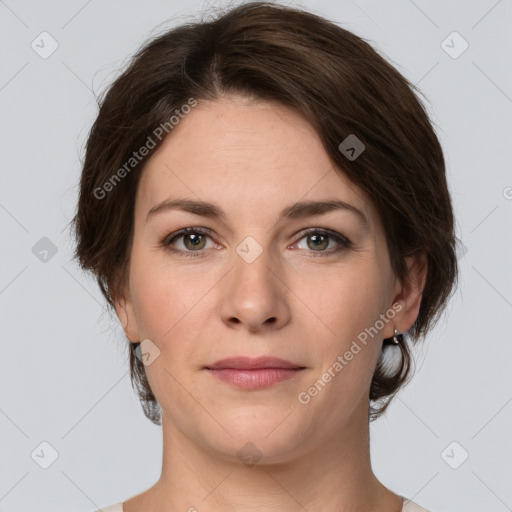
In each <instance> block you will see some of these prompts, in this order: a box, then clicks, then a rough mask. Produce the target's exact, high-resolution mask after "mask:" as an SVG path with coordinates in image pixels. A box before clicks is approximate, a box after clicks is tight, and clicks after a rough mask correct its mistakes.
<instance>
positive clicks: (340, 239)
mask: <svg viewBox="0 0 512 512" xmlns="http://www.w3.org/2000/svg"><path fill="white" fill-rule="evenodd" d="M188 233H198V234H201V235H206V236H208V237H210V238H211V239H212V240H213V241H214V242H215V243H216V244H217V242H216V241H215V240H214V239H213V236H212V235H213V233H214V230H212V229H210V228H205V227H200V226H197V227H196V226H188V227H186V228H183V229H180V230H178V231H175V232H173V233H171V234H170V235H167V236H166V237H165V238H164V240H163V241H162V244H163V245H164V247H165V248H166V249H168V250H169V251H171V252H173V253H180V254H183V255H185V256H189V255H190V256H200V255H203V254H204V253H205V252H206V249H200V250H198V251H185V250H182V249H174V248H172V246H171V242H173V241H174V240H176V239H178V238H180V237H182V236H184V235H186V234H188ZM311 233H315V234H320V235H327V236H328V237H330V238H331V239H333V240H334V241H336V243H337V244H338V246H339V247H338V248H335V249H330V250H327V251H313V250H306V249H299V250H306V251H307V252H308V253H310V254H311V253H313V255H314V257H316V256H329V255H331V254H335V253H338V252H341V251H343V250H347V249H350V248H351V247H352V246H353V244H352V242H351V240H350V239H349V238H347V237H346V236H345V235H343V234H341V233H338V232H337V231H333V230H331V229H328V228H323V227H320V226H315V227H310V228H307V229H305V230H302V231H300V232H299V233H298V234H297V235H295V236H294V238H295V239H296V241H295V242H293V243H292V244H290V245H288V246H287V247H291V246H293V245H296V244H297V243H298V242H299V241H300V240H302V239H303V238H305V237H306V236H307V235H309V234H311ZM315 253H317V254H315Z"/></svg>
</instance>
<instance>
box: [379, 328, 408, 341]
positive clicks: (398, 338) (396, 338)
mask: <svg viewBox="0 0 512 512" xmlns="http://www.w3.org/2000/svg"><path fill="white" fill-rule="evenodd" d="M403 339H404V335H403V334H400V333H399V332H398V331H397V329H395V334H394V335H393V336H392V337H391V338H384V340H383V341H384V344H385V345H399V344H400V343H402V341H403Z"/></svg>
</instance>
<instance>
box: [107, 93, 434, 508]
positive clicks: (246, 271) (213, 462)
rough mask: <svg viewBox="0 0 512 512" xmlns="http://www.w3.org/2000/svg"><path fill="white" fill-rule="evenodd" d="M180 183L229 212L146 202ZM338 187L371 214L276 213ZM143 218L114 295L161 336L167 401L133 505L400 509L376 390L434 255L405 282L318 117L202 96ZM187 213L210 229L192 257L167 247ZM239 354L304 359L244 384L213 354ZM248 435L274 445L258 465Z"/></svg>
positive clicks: (133, 318) (156, 375) (419, 261)
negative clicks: (355, 347) (158, 453)
mask: <svg viewBox="0 0 512 512" xmlns="http://www.w3.org/2000/svg"><path fill="white" fill-rule="evenodd" d="M168 198H173V199H175V198H186V199H194V200H199V199H200V200H203V201H208V202H213V203H215V204H217V205H218V206H219V207H220V208H222V209H223V210H225V212H226V221H225V222H222V221H220V220H218V219H212V218H207V217H203V216H199V215H197V214H193V213H190V212H185V211H180V210H177V209H174V210H166V211H164V212H161V213H158V214H155V215H152V216H149V218H148V211H149V210H150V209H152V208H153V207H154V206H155V205H157V204H159V203H161V202H162V201H164V200H166V199H168ZM328 199H329V200H330V199H340V200H343V201H345V202H348V203H350V204H352V205H353V206H355V207H357V208H358V209H360V210H361V211H362V212H364V214H365V215H366V216H367V219H368V226H365V225H364V224H363V223H362V222H361V221H360V220H359V218H358V217H357V216H356V215H355V214H354V213H352V212H350V211H349V210H337V211H332V212H329V213H326V214H322V215H316V216H313V217H308V218H304V219H295V220H290V219H282V220H279V218H278V215H279V212H280V211H281V210H282V209H283V208H285V207H287V206H289V205H290V204H292V203H294V202H296V201H304V200H320V201H323V200H328ZM134 222H135V224H134V239H133V245H132V248H131V254H130V272H129V282H127V283H126V288H125V291H124V293H123V296H122V297H119V298H118V299H117V301H116V310H117V313H118V316H119V318H120V320H121V322H122V324H123V327H124V330H125V333H126V336H127V337H128V339H129V340H130V341H131V342H138V341H141V340H145V339H149V340H151V343H152V344H154V345H153V346H156V347H157V348H158V350H159V351H160V353H159V355H158V357H156V359H154V361H153V362H152V363H151V364H150V365H148V366H146V372H147V376H148V379H149V382H150V384H151V388H152V390H153V392H154V394H155V396H156V398H157V400H158V402H159V404H160V406H161V409H162V430H163V463H162V473H161V477H160V479H159V480H158V482H157V483H156V484H155V485H154V486H153V487H151V488H150V489H148V490H146V491H145V492H143V493H141V494H139V495H137V496H134V497H132V498H131V499H129V500H127V501H126V502H125V503H124V511H125V512H142V511H145V512H153V511H154V512H157V511H159V512H164V511H167V512H171V511H173V512H174V511H184V512H185V511H189V512H193V511H195V510H197V511H198V512H206V511H208V512H217V511H222V512H230V511H241V510H243V511H256V510H257V511H261V510H266V511H280V512H292V511H293V512H296V511H303V510H308V511H311V512H313V511H324V510H337V511H339V512H355V511H361V510H365V511H377V510H378V511H380V512H399V511H400V510H401V509H402V505H403V504H402V499H401V498H400V497H399V495H396V494H394V493H393V492H391V491H390V490H389V489H387V488H386V487H385V486H384V485H383V484H381V483H380V482H379V481H378V479H377V478H376V476H375V475H374V474H373V471H372V468H371V464H370V450H369V423H368V406H369V403H368V394H369V389H370V382H371V378H372V375H373V373H374V370H375V367H376V364H377V361H378V357H379V353H380V350H381V345H382V339H383V338H388V337H391V336H392V335H393V334H394V329H395V328H396V329H397V330H398V331H399V332H401V333H402V332H404V331H407V330H408V329H409V328H410V327H411V326H412V325H413V323H414V321H415V319H416V317H417V315H418V311H419V306H420V302H421V293H422V290H423V287H424V280H425V276H426V265H425V260H424V259H423V258H419V257H417V258H415V259H413V258H410V259H409V260H408V261H407V263H408V266H409V269H410V276H411V279H410V280H408V281H407V282H406V283H404V284H403V285H402V284H400V282H399V281H398V279H396V278H395V276H394V274H393V272H392V269H391V266H390V261H389V254H388V251H387V246H386V240H385V234H384V230H383V226H382V224H381V221H380V218H379V216H378V214H377V212H376V210H375V209H374V207H373V205H372V203H371V201H370V200H369V199H368V198H367V197H365V195H364V194H363V192H362V191H361V190H360V189H359V188H358V187H356V186H355V185H354V184H352V183H351V182H349V181H348V179H347V178H345V177H344V175H343V174H341V173H340V171H336V170H335V168H334V167H333V165H332V162H331V161H330V159H329V157H328V155H327V153H326V151H325V149H324V148H323V146H322V144H321V142H320V139H319V138H318V135H317V134H316V132H315V131H314V129H313V128H312V127H311V126H310V125H309V124H308V123H307V122H306V121H305V120H304V119H303V118H302V117H301V116H300V115H299V114H298V113H296V112H295V111H293V110H290V109H289V108H288V107H285V106H283V105H281V104H277V103H270V102H261V101H254V100H252V101H251V100H248V99H246V98H242V97H235V96H228V97H223V98H221V99H219V100H216V101H215V102H208V103H205V102H202V103H199V105H198V106H197V107H195V108H194V109H192V111H191V112H190V113H189V114H188V115H187V116H186V117H185V118H184V119H183V120H181V121H180V123H179V125H177V126H176V127H175V128H174V129H173V131H172V132H171V134H170V135H169V136H168V137H167V139H166V140H165V141H164V143H163V145H162V146H161V147H160V148H158V150H157V151H156V152H155V153H153V154H152V155H151V158H150V159H149V160H148V161H147V163H146V164H145V167H144V171H143V174H142V176H141V180H140V183H139V186H138V189H137V195H136V203H135V217H134ZM190 226H192V227H195V228H196V227H197V228H200V227H202V228H210V229H211V230H212V234H211V235H203V236H202V238H201V239H200V240H201V241H200V243H199V251H200V252H202V255H201V256H198V257H186V256H184V255H183V253H184V252H186V251H188V252H189V253H191V252H194V251H196V252H195V253H196V254H197V251H198V249H197V248H195V246H194V244H193V243H191V240H190V236H187V235H185V236H181V237H179V238H177V239H176V240H174V242H173V245H172V246H171V247H173V248H174V249H175V250H177V251H180V250H181V251H182V252H181V253H179V252H178V253H173V252H171V251H170V250H169V248H166V246H165V242H166V241H169V239H170V238H171V237H169V235H171V234H173V233H176V232H177V231H179V230H181V229H183V228H186V227H190ZM309 228H318V229H323V230H331V231H334V232H336V233H339V234H340V235H343V236H345V237H347V238H348V239H349V240H350V241H351V242H352V246H351V247H349V248H345V247H343V246H342V245H341V244H339V243H337V242H336V241H335V240H334V239H333V238H331V237H329V238H327V240H326V241H325V242H324V243H320V244H319V245H320V248H316V247H317V246H316V245H315V243H314V241H315V240H314V235H315V234H317V235H318V233H313V234H310V235H309V236H306V235H304V234H303V233H304V232H305V231H306V230H307V229H309ZM197 236H198V235H197V234H196V240H197ZM248 236H250V237H252V238H253V239H254V240H256V241H257V243H258V244H259V246H260V247H261V250H262V252H261V254H260V255H259V256H258V257H257V258H256V259H255V260H254V261H252V262H251V263H248V262H247V261H246V260H245V259H244V258H242V257H241V256H240V255H239V254H238V253H237V251H236V249H237V247H238V246H239V245H240V244H241V242H242V241H244V239H246V237H248ZM312 236H313V239H312ZM317 245H318V243H317ZM242 247H243V245H242ZM251 247H252V248H251V249H250V251H254V247H253V246H251ZM337 247H338V248H340V251H339V252H336V253H331V254H328V252H329V250H330V249H331V248H337ZM322 251H323V253H322ZM252 254H254V253H252ZM322 254H324V256H322ZM393 304H395V305H400V306H401V309H400V311H399V312H398V313H396V314H395V315H394V318H392V319H390V320H389V321H388V322H386V323H385V325H384V327H383V328H382V331H380V332H379V334H378V335H375V336H374V337H373V338H371V337H370V338H369V341H368V343H367V345H366V346H364V345H362V344H359V345H361V347H362V350H361V351H360V352H359V353H358V354H357V355H355V356H354V357H353V359H352V360H351V361H350V362H349V363H348V364H347V365H346V366H345V367H344V368H343V369H342V370H341V371H340V372H338V373H337V374H336V376H335V377H334V378H332V380H331V381H330V382H328V383H327V384H326V385H325V387H324V388H323V389H322V390H321V391H320V392H319V393H318V394H317V395H316V396H314V397H312V398H311V400H310V402H309V403H308V404H306V405H304V404H302V403H300V402H299V401H298V399H297V397H298V395H299V393H300V392H302V391H305V390H308V388H310V387H311V385H312V384H313V383H314V382H315V381H317V380H318V379H319V378H321V376H322V374H323V373H324V372H325V371H326V370H327V369H328V368H329V367H332V366H333V363H334V362H335V361H336V360H337V357H338V356H339V355H340V354H344V353H345V352H346V351H347V350H348V349H349V348H350V346H351V344H352V342H353V341H354V340H356V339H357V335H358V334H359V333H361V332H362V331H364V330H365V328H368V327H370V326H373V325H375V322H376V320H377V319H379V315H381V314H383V313H386V311H388V310H390V308H392V305H393ZM236 355H246V356H251V357H257V356H260V355H271V356H276V357H280V358H283V359H286V360H289V361H291V362H293V363H296V364H299V365H301V366H304V367H306V369H305V370H303V371H302V372H300V373H298V374H297V376H296V377H294V378H292V379H291V380H288V381H284V382H281V383H278V384H275V385H273V386H272V387H270V388H266V389H263V390H242V389H239V388H235V387H233V386H230V385H228V384H226V383H224V382H221V381H220V380H218V379H216V378H214V377H212V375H211V374H210V372H208V371H207V370H205V369H204V367H205V366H206V365H208V364H213V363H214V362H215V361H217V360H219V359H222V358H225V357H231V356H236ZM248 442H250V443H252V444H253V445H254V446H255V447H256V449H257V451H258V453H259V455H260V456H261V458H260V459H259V461H258V462H257V464H255V465H252V466H249V465H247V464H244V463H243V461H241V460H240V459H239V457H238V456H237V453H238V452H239V451H240V450H241V449H242V448H243V447H244V446H246V443H248ZM245 450H247V448H245Z"/></svg>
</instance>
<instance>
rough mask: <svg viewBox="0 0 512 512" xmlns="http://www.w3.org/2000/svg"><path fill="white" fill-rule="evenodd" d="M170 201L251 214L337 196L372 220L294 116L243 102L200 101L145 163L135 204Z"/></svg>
mask: <svg viewBox="0 0 512 512" xmlns="http://www.w3.org/2000/svg"><path fill="white" fill-rule="evenodd" d="M168 197H180V198H181V197H187V198H190V199H198V198H200V199H202V200H207V201H211V202H215V203H218V204H222V205H223V209H225V210H227V211H228V213H232V214H233V215H234V214H236V215H237V216H240V215H246V214H247V215H251V214H252V216H253V217H259V216H261V215H262V214H264V213H268V214H269V215H270V214H271V213H272V212H275V213H276V214H277V212H278V211H281V209H282V207H283V205H285V204H291V203H294V202H298V201H306V200H326V199H330V200H332V199H340V200H343V201H346V202H349V203H351V204H352V205H354V206H355V207H357V208H359V209H361V210H363V211H364V212H365V214H366V216H367V217H368V219H369V220H370V223H373V217H374V216H375V211H374V210H373V207H372V204H371V202H370V201H369V200H368V199H367V197H366V196H365V194H364V193H363V192H362V190H361V189H359V187H357V186H356V185H355V184H353V183H352V182H350V181H349V180H348V178H346V176H344V175H343V173H340V172H339V170H336V169H335V167H334V166H333V163H332V161H331V160H330V158H329V155H328V154H327V152H326V151H325V148H324V147H323V145H322V142H321V140H320V138H319V136H318V134H317V133H316V131H315V130H314V128H313V127H312V126H311V125H310V124H309V123H308V122H307V121H306V120H305V119H304V118H303V117H302V116H301V115H300V114H299V113H298V112H296V111H294V110H292V109H290V108H288V107H286V106H284V105H282V104H279V103H276V102H262V101H257V102H256V101H250V100H247V99H245V98H240V97H227V98H223V99H220V100H216V101H214V102H203V103H199V105H198V106H196V107H195V108H194V109H192V110H191V112H190V113H189V114H187V115H186V116H184V117H183V119H181V120H180V122H179V124H178V125H176V126H175V127H174V128H173V130H172V132H170V134H169V135H168V136H167V137H166V139H165V140H164V142H163V143H162V145H161V146H160V147H159V148H158V149H157V150H156V151H155V153H154V154H153V155H152V156H151V158H150V159H149V160H148V161H147V162H146V165H145V167H144V171H143V174H142V176H141V179H140V182H139V187H138V191H137V203H138V207H139V208H142V209H144V210H145V211H147V210H149V209H150V208H151V207H153V206H154V205H155V204H157V203H160V202H161V201H164V200H165V199H166V198H168Z"/></svg>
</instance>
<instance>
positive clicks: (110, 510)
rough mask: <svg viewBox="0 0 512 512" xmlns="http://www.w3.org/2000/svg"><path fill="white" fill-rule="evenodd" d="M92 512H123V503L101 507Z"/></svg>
mask: <svg viewBox="0 0 512 512" xmlns="http://www.w3.org/2000/svg"><path fill="white" fill-rule="evenodd" d="M94 512H123V503H122V502H121V503H114V504H113V505H109V506H108V507H103V508H100V509H98V510H95V511H94Z"/></svg>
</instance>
